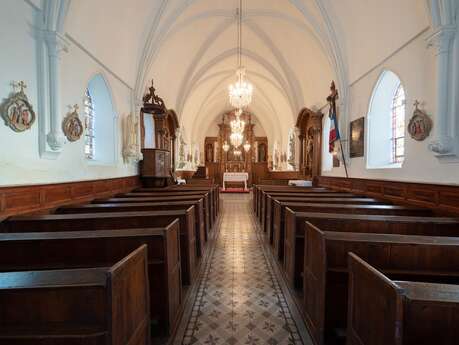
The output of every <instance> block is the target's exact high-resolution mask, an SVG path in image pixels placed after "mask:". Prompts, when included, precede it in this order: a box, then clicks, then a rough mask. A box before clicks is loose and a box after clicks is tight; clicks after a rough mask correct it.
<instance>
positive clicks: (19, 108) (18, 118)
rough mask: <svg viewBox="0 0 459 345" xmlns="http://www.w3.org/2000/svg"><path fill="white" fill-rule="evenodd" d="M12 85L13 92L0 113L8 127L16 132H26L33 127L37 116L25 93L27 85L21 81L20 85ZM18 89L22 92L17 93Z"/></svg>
mask: <svg viewBox="0 0 459 345" xmlns="http://www.w3.org/2000/svg"><path fill="white" fill-rule="evenodd" d="M11 85H12V86H13V92H12V93H11V94H10V96H9V97H8V98H7V99H5V100H4V101H3V103H2V104H1V106H0V113H1V116H2V118H3V120H4V121H5V125H6V126H8V127H10V128H11V129H12V130H13V131H15V132H24V131H26V130H28V129H30V128H31V127H32V125H33V124H34V122H35V118H36V115H35V112H34V111H33V108H32V105H31V104H30V103H29V100H28V98H27V95H26V94H25V92H24V89H25V88H26V87H27V86H26V84H25V83H24V82H23V81H21V82H19V83H15V82H13V83H12V84H11ZM18 87H19V88H20V90H19V91H18V92H16V88H18Z"/></svg>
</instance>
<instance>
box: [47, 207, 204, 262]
mask: <svg viewBox="0 0 459 345" xmlns="http://www.w3.org/2000/svg"><path fill="white" fill-rule="evenodd" d="M190 207H194V208H195V215H196V217H195V231H196V234H195V236H196V255H197V256H198V257H202V256H203V255H204V244H205V241H207V234H206V231H205V226H204V224H205V223H204V213H203V207H202V199H200V200H197V201H178V202H177V201H172V202H171V201H167V202H161V203H140V202H139V203H117V204H116V203H114V204H111V203H107V204H85V205H72V206H63V207H60V208H58V209H57V210H56V213H57V214H72V213H98V212H135V211H160V210H186V209H188V208H190Z"/></svg>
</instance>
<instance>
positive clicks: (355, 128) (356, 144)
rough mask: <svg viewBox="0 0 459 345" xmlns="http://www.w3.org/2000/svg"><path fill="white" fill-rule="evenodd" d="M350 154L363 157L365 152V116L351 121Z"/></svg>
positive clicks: (352, 156)
mask: <svg viewBox="0 0 459 345" xmlns="http://www.w3.org/2000/svg"><path fill="white" fill-rule="evenodd" d="M350 136H351V138H350V143H351V145H350V152H349V154H350V156H351V158H356V157H363V155H364V152H365V118H364V117H361V118H359V119H357V120H354V121H352V122H351V130H350Z"/></svg>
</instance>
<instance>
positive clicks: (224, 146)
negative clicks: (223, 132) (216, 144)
mask: <svg viewBox="0 0 459 345" xmlns="http://www.w3.org/2000/svg"><path fill="white" fill-rule="evenodd" d="M222 148H223V151H225V152H228V151H229V149H230V146H229V144H228V143H227V142H226V141H225V142H224V144H223V145H222Z"/></svg>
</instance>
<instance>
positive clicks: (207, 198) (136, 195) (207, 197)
mask: <svg viewBox="0 0 459 345" xmlns="http://www.w3.org/2000/svg"><path fill="white" fill-rule="evenodd" d="M115 197H116V198H142V197H151V198H153V197H158V198H162V200H165V199H169V198H170V199H169V200H170V201H173V200H174V199H172V198H176V197H190V198H192V197H202V198H204V204H205V207H206V209H207V210H209V221H210V225H211V227H212V226H213V224H214V223H215V219H216V213H215V212H216V211H215V205H214V204H213V202H212V197H211V196H210V194H209V193H208V192H190V193H186V192H183V193H182V192H170V193H166V192H163V193H155V192H151V193H140V192H139V193H124V194H117V195H116V196H115Z"/></svg>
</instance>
